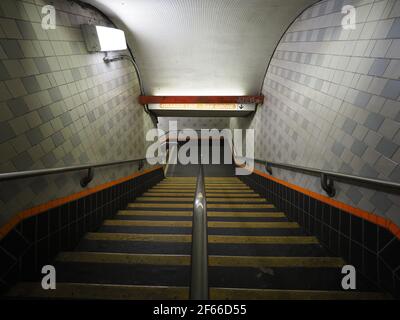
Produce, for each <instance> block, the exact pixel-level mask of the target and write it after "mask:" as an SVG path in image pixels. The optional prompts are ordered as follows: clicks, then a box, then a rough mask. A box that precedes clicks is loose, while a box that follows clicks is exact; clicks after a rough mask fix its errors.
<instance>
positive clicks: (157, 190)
mask: <svg viewBox="0 0 400 320" xmlns="http://www.w3.org/2000/svg"><path fill="white" fill-rule="evenodd" d="M146 192H147V193H153V192H155V193H163V194H170V193H180V194H181V193H191V194H194V192H195V189H194V188H193V190H186V189H185V190H182V189H169V188H161V189H157V188H155V187H154V188H151V189H149V190H147V191H146ZM214 192H218V193H220V194H224V195H225V194H232V195H243V194H246V195H248V194H249V195H250V194H256V195H258V194H257V193H255V192H254V191H253V190H251V189H246V190H208V191H207V194H208V193H214Z"/></svg>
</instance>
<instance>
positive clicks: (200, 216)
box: [190, 165, 208, 300]
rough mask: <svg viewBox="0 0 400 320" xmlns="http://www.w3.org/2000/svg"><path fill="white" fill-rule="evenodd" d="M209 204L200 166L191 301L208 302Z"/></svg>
mask: <svg viewBox="0 0 400 320" xmlns="http://www.w3.org/2000/svg"><path fill="white" fill-rule="evenodd" d="M207 242H208V241H207V204H206V194H205V187H204V173H203V166H202V165H200V166H199V173H198V175H197V183H196V193H195V197H194V203H193V223H192V258H191V259H192V261H191V282H190V299H192V300H208V253H207Z"/></svg>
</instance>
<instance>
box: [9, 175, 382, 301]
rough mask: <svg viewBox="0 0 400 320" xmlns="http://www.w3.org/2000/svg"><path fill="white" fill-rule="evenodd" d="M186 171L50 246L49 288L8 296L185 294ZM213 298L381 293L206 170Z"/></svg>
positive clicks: (236, 184) (232, 183)
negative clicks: (351, 277)
mask: <svg viewBox="0 0 400 320" xmlns="http://www.w3.org/2000/svg"><path fill="white" fill-rule="evenodd" d="M195 183H196V180H195V178H194V177H170V178H166V179H164V180H163V181H161V182H160V183H159V184H158V185H156V186H154V187H153V188H151V189H150V190H148V191H147V192H145V193H144V194H143V195H142V196H141V197H138V198H137V199H136V200H135V202H133V203H131V204H129V205H128V207H127V208H126V210H122V211H119V212H118V214H117V215H116V216H115V217H114V219H112V220H106V221H104V224H103V226H102V227H101V228H100V229H99V230H98V231H97V232H94V233H88V234H86V236H85V237H84V239H83V240H82V241H81V242H80V244H79V246H78V247H77V248H76V250H75V251H73V252H64V253H61V254H59V255H58V257H57V258H56V260H55V262H54V266H55V267H56V270H57V289H56V290H43V289H42V288H41V286H40V283H19V284H17V285H16V286H15V287H14V288H12V289H11V290H10V291H9V293H8V296H9V297H35V298H49V297H52V298H75V299H89V298H90V299H188V297H189V284H190V263H191V256H190V255H191V226H192V209H193V198H194V192H195ZM206 196H207V215H208V243H209V245H208V254H209V285H210V298H211V299H377V298H385V296H384V295H382V294H381V293H377V292H374V291H375V288H374V287H372V286H371V285H369V284H368V282H367V281H365V280H364V279H362V278H361V276H359V275H357V285H358V288H357V289H358V291H351V292H348V291H343V290H342V289H341V279H342V277H343V275H342V274H341V267H342V266H343V265H344V264H345V262H344V261H343V260H342V259H341V258H338V257H334V256H331V255H330V254H329V253H327V252H326V251H325V250H324V249H323V248H322V247H321V246H320V245H319V243H318V241H317V239H316V238H314V237H310V236H307V235H305V234H304V232H303V231H302V229H301V228H300V227H299V225H298V224H297V223H295V222H290V221H288V219H287V218H286V216H285V214H284V213H283V212H277V211H276V208H275V207H274V206H273V205H272V204H270V203H268V202H267V201H266V200H265V199H263V198H261V197H260V196H259V195H258V194H257V193H255V192H254V191H253V190H252V189H250V188H249V187H248V186H247V185H245V184H244V183H243V182H241V181H240V180H239V179H238V178H236V177H207V178H206Z"/></svg>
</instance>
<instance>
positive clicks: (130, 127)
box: [0, 0, 153, 225]
mask: <svg viewBox="0 0 400 320" xmlns="http://www.w3.org/2000/svg"><path fill="white" fill-rule="evenodd" d="M46 4H52V5H54V6H55V8H56V14H57V16H56V18H57V20H56V29H55V30H43V29H42V28H41V19H42V15H41V9H42V6H43V5H46ZM83 23H93V24H99V25H110V23H109V22H108V21H107V20H106V19H105V18H104V17H103V16H102V15H101V14H100V13H99V12H97V11H95V10H94V9H92V8H87V7H82V6H81V5H80V4H78V3H77V2H72V1H66V0H65V1H61V0H58V1H47V0H46V1H44V0H23V1H16V0H1V1H0V172H11V171H20V170H30V169H41V168H53V167H61V166H69V165H73V164H83V163H88V162H90V163H97V162H106V161H111V160H121V159H131V158H142V157H144V155H145V149H144V147H145V144H144V138H143V137H144V135H145V132H147V129H148V128H150V127H152V126H153V123H152V121H151V120H150V118H149V117H148V116H147V114H145V113H144V112H143V107H142V106H141V105H139V104H138V103H137V102H136V101H137V96H138V95H139V94H140V88H139V84H138V79H137V76H136V73H135V70H134V68H133V67H132V65H131V63H130V62H129V61H127V60H124V61H118V62H112V63H109V64H106V63H104V62H103V57H104V53H92V54H89V53H88V52H87V50H86V47H85V44H84V42H83V38H82V34H81V31H80V24H83ZM134 170H136V166H133V165H130V166H129V165H126V166H118V167H112V168H109V169H98V170H96V171H95V179H94V181H93V182H92V183H91V184H90V186H95V185H98V184H101V183H104V182H107V181H111V180H114V179H116V178H119V177H121V176H125V175H128V174H130V173H132V172H133V171H134ZM83 174H84V172H80V173H71V174H62V175H55V176H48V177H40V178H35V179H25V180H21V181H18V182H4V183H1V184H0V225H1V224H3V223H4V222H5V221H7V220H8V219H9V217H10V216H12V215H13V214H15V213H16V212H18V211H20V210H22V209H25V208H29V207H31V206H33V205H37V204H40V203H43V202H47V201H49V200H52V199H55V198H57V197H61V196H65V195H68V194H71V193H74V192H77V191H80V190H81V187H80V186H79V178H80V177H81V176H82V175H83Z"/></svg>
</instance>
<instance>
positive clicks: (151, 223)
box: [103, 220, 299, 229]
mask: <svg viewBox="0 0 400 320" xmlns="http://www.w3.org/2000/svg"><path fill="white" fill-rule="evenodd" d="M103 225H104V226H131V227H181V228H191V227H192V221H159V220H105V221H104V223H103ZM208 227H209V228H241V229H246V228H250V229H296V228H299V225H298V224H297V223H296V222H242V221H240V222H239V221H238V222H232V221H229V222H226V221H208Z"/></svg>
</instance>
